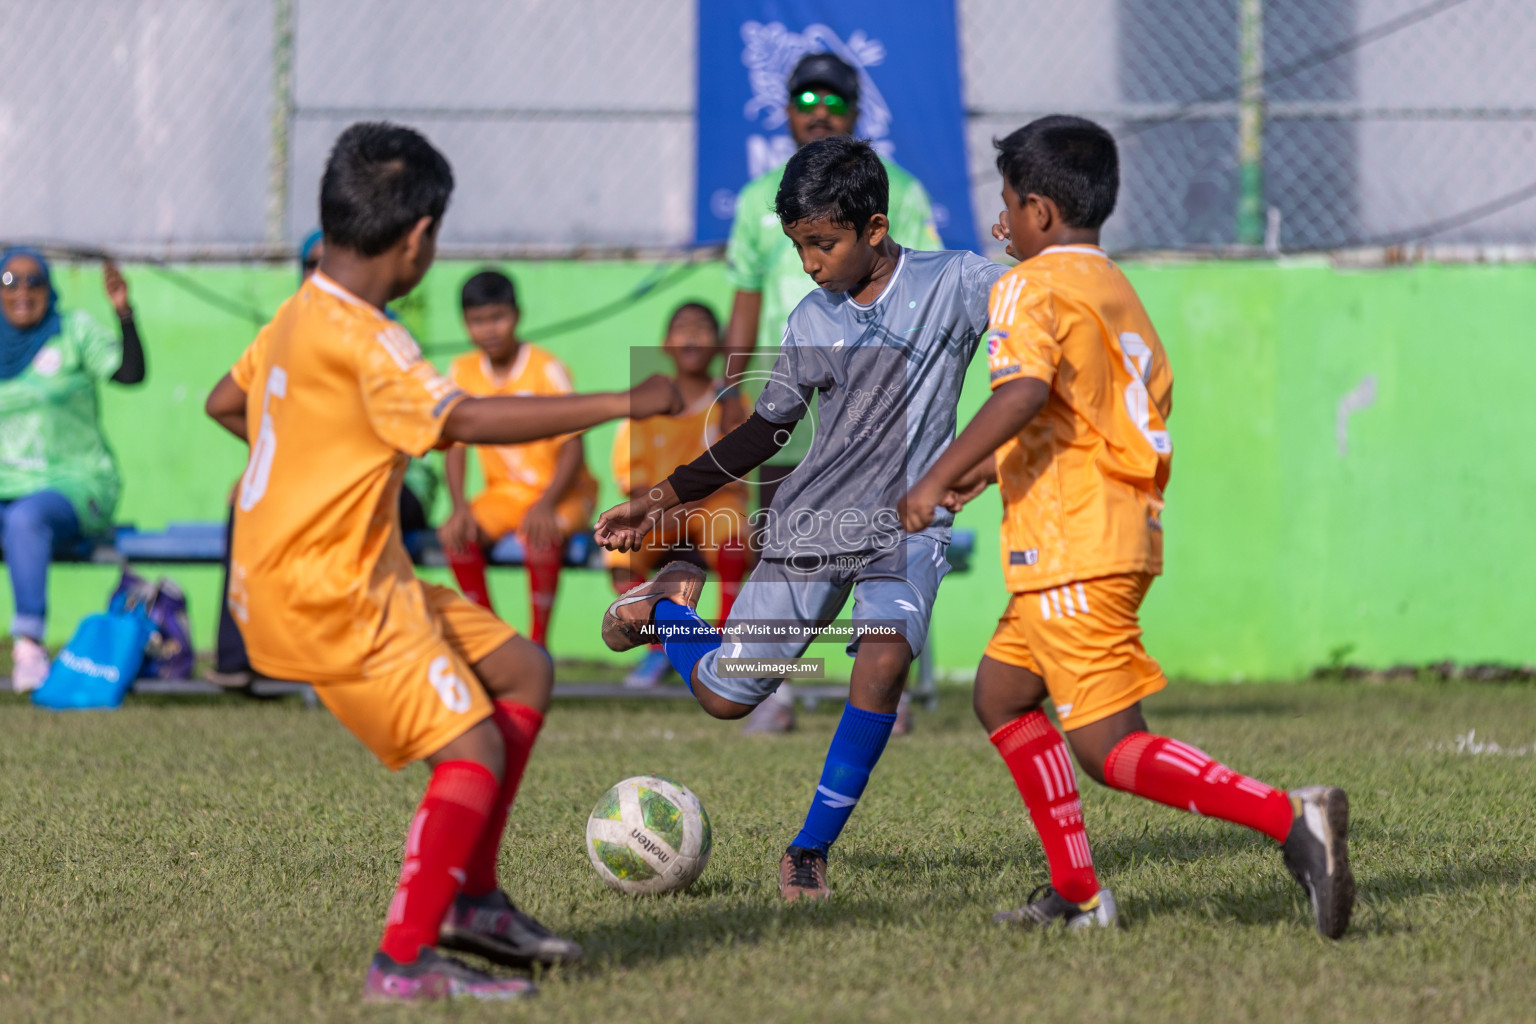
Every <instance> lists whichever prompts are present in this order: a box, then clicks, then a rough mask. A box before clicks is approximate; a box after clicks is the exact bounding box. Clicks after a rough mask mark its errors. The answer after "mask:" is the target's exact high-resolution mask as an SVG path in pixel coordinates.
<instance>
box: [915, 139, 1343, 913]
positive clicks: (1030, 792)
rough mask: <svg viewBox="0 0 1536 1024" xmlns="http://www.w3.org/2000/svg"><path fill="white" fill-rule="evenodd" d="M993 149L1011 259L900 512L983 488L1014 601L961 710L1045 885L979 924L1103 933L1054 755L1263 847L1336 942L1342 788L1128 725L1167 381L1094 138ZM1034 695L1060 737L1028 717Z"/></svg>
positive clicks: (1165, 437)
mask: <svg viewBox="0 0 1536 1024" xmlns="http://www.w3.org/2000/svg"><path fill="white" fill-rule="evenodd" d="M996 145H997V149H998V158H997V166H998V170H999V171H1001V172H1002V175H1003V203H1004V207H1005V209H1004V210H1003V213H1002V216H1001V218H1000V222H999V224H998V225H997V226H996V227H995V228H994V229H993V234H994V235H995V236H996V237H997V238H998V239H1000V240H1007V241H1008V243H1009V245H1008V254H1009V255H1010V256H1013V257H1014V258H1015V259H1018V260H1021V261H1022V262H1021V263H1020V264H1019V265H1018V266H1017V267H1014V268H1013V269H1012V270H1011V271H1009V272H1008V273H1007V274H1005V275H1003V276H1002V277H1001V278H1000V279H999V280H998V281H997V283H996V284H994V285H993V286H992V299H991V317H990V322H991V325H992V326H991V329H990V330H989V332H988V335H989V336H988V344H987V354H988V357H989V360H990V368H991V384H992V396H991V398H989V399H988V400H987V402H986V403H985V404H984V405H983V406H982V408H981V410H980V411H979V412H977V414H976V416H975V418H974V419H972V420H971V422H970V423H969V424H968V425H967V426H966V428H965V430H964V431H962V432H961V434H960V436H959V437H957V438H956V439H955V441H954V443H953V444H952V445H950V447H949V448H948V449H947V450H946V451H945V452H944V454H943V455H941V456H940V457H939V458H938V460H937V461H936V462H935V463H934V464H933V466H932V467H931V468H930V469H929V470H928V471H927V472H926V473H925V474H924V475H923V477H922V478H921V479H920V480H919V481H918V482H917V483H916V484H915V485H913V487H912V489H911V490H910V491H909V492H908V493H907V496H906V499H905V503H904V510H903V521H904V524H905V526H906V528H907V529H908V530H917V529H921V528H922V527H923V526H925V525H926V524H927V523H928V522H929V521H930V520H931V519H932V518H933V516H934V510H935V508H936V507H937V506H941V505H942V506H943V507H945V508H947V509H949V510H950V511H958V509H959V508H960V506H962V505H963V504H965V502H967V501H969V500H970V499H971V498H973V497H975V495H976V494H978V493H980V491H981V490H982V489H983V488H985V487H986V485H987V484H988V483H990V482H992V481H994V480H1000V486H1001V488H1002V492H1003V504H1004V509H1005V512H1004V522H1003V529H1002V548H1003V551H1002V555H1003V571H1004V574H1005V576H1006V578H1007V581H1008V588H1009V590H1011V591H1012V592H1013V596H1012V598H1011V600H1010V601H1009V603H1008V607H1007V610H1006V611H1005V612H1004V613H1003V617H1002V619H1001V620H1000V621H999V622H998V625H997V631H996V632H995V633H994V634H993V637H992V641H991V643H989V644H988V645H987V650H986V654H985V656H984V657H983V658H982V661H981V666H980V668H978V669H977V672H976V689H975V698H974V699H975V706H976V714H977V717H979V718H980V719H981V722H982V724H983V725H984V726H985V727H986V729H987V731H988V732H989V733H990V734H991V737H992V742H993V743H994V744H995V745H996V746H997V749H998V752H999V753H1000V754H1001V755H1002V757H1003V760H1004V761H1005V762H1006V763H1007V765H1008V768H1009V770H1010V772H1011V773H1012V775H1013V778H1014V781H1015V782H1016V783H1017V785H1018V787H1019V792H1020V793H1021V794H1022V795H1023V797H1024V802H1025V804H1026V805H1027V806H1028V807H1029V813H1030V816H1031V817H1032V818H1033V819H1034V822H1035V827H1036V828H1037V829H1038V830H1039V833H1040V839H1041V843H1042V845H1043V846H1044V848H1045V854H1046V859H1047V861H1048V862H1049V863H1050V869H1051V883H1050V885H1047V886H1044V887H1042V888H1043V890H1044V895H1043V896H1041V897H1040V898H1038V899H1032V900H1031V901H1030V902H1029V903H1028V904H1027V905H1025V906H1024V907H1021V908H1020V909H1018V910H1013V911H1009V912H1007V913H1003V914H999V915H997V920H999V921H1005V922H1011V923H1017V924H1024V925H1035V926H1049V925H1052V924H1054V923H1056V922H1061V923H1062V924H1064V925H1065V926H1066V927H1068V928H1086V927H1094V926H1108V925H1112V924H1113V923H1114V920H1115V905H1114V900H1113V897H1111V896H1110V894H1109V891H1108V890H1101V889H1100V887H1099V883H1098V878H1097V876H1096V874H1095V872H1094V868H1093V857H1092V854H1091V852H1090V850H1089V846H1088V837H1087V834H1086V832H1085V830H1084V825H1083V811H1082V803H1081V802H1080V800H1079V799H1078V791H1077V781H1076V779H1075V777H1074V774H1073V771H1072V765H1071V762H1070V761H1069V760H1068V759H1067V753H1066V748H1067V745H1068V744H1070V746H1071V748H1072V752H1073V753H1074V754H1075V755H1076V756H1077V763H1078V764H1079V765H1081V766H1082V768H1083V770H1084V771H1086V772H1087V773H1088V774H1089V776H1091V777H1092V778H1093V779H1094V780H1095V781H1096V782H1099V783H1101V784H1104V785H1107V786H1110V787H1112V788H1114V789H1120V790H1124V791H1126V792H1130V793H1135V794H1137V795H1139V796H1143V797H1146V798H1148V799H1151V800H1155V801H1157V802H1159V803H1164V804H1167V805H1169V806H1171V807H1177V808H1179V809H1180V810H1189V811H1193V812H1194V813H1196V814H1202V815H1206V816H1209V817H1214V818H1222V819H1224V820H1226V821H1232V822H1236V823H1238V824H1240V825H1246V826H1248V827H1249V828H1252V829H1255V830H1257V831H1259V832H1262V833H1264V834H1265V835H1267V836H1269V837H1270V838H1271V839H1273V840H1275V842H1276V843H1278V844H1280V847H1281V850H1282V852H1283V854H1284V859H1285V864H1286V866H1287V867H1288V868H1289V869H1290V871H1291V873H1292V875H1294V876H1295V878H1296V880H1297V881H1298V882H1299V883H1300V884H1301V886H1302V888H1303V889H1305V890H1306V892H1307V895H1308V896H1309V897H1310V900H1311V904H1312V910H1313V916H1314V918H1315V923H1316V926H1317V930H1318V931H1319V932H1320V933H1322V934H1323V935H1325V936H1327V937H1329V938H1338V937H1339V936H1340V935H1341V934H1343V932H1344V929H1345V928H1346V927H1347V926H1348V924H1349V916H1350V911H1351V909H1352V907H1353V904H1354V879H1353V876H1352V875H1351V874H1350V869H1349V855H1348V829H1349V805H1348V801H1347V799H1346V797H1345V795H1344V792H1343V791H1342V790H1340V789H1335V788H1332V787H1327V786H1308V787H1305V788H1303V789H1298V790H1293V791H1292V792H1290V793H1289V794H1287V793H1286V792H1284V791H1282V790H1278V789H1273V788H1271V787H1270V786H1267V785H1265V784H1264V783H1262V782H1259V781H1258V780H1256V779H1251V778H1248V777H1246V776H1243V775H1239V774H1238V773H1237V772H1235V771H1233V770H1232V769H1230V768H1228V767H1226V766H1225V765H1223V764H1220V763H1219V762H1217V761H1216V760H1215V759H1213V758H1212V757H1210V756H1209V755H1208V754H1206V753H1204V752H1203V751H1201V750H1198V749H1196V748H1195V747H1192V746H1190V745H1188V744H1185V743H1180V742H1179V741H1177V740H1173V739H1168V738H1166V737H1163V736H1158V735H1155V734H1153V733H1150V732H1148V731H1147V723H1146V720H1145V719H1144V718H1143V717H1142V714H1141V701H1142V699H1143V698H1145V697H1148V696H1150V695H1152V694H1154V693H1156V692H1157V691H1158V690H1161V689H1162V688H1163V687H1164V686H1165V685H1166V684H1167V680H1166V679H1164V677H1163V672H1162V669H1160V668H1159V667H1158V664H1157V662H1156V661H1154V660H1152V658H1151V657H1150V656H1149V655H1148V654H1147V652H1146V650H1145V649H1144V648H1143V647H1142V644H1141V627H1140V625H1139V623H1138V621H1137V611H1138V609H1139V607H1140V605H1141V601H1142V598H1143V597H1144V596H1145V595H1146V592H1147V588H1148V587H1149V586H1150V585H1151V583H1152V579H1153V577H1155V576H1156V575H1158V574H1159V573H1160V572H1162V567H1163V535H1162V524H1161V512H1162V508H1163V491H1164V489H1165V488H1166V486H1167V484H1168V471H1169V467H1170V465H1171V462H1172V458H1173V444H1172V441H1171V440H1170V438H1169V434H1168V426H1167V419H1168V414H1169V411H1170V409H1171V408H1172V392H1173V374H1172V371H1170V370H1169V368H1168V358H1167V356H1166V355H1165V354H1164V352H1163V346H1162V343H1161V342H1160V341H1159V340H1158V337H1157V332H1156V331H1155V330H1153V328H1152V322H1151V320H1149V319H1148V317H1147V313H1146V311H1145V310H1144V309H1143V308H1142V305H1141V301H1140V300H1139V299H1138V298H1137V296H1136V292H1135V290H1134V289H1132V287H1131V285H1130V282H1128V281H1127V280H1126V279H1125V277H1124V275H1123V274H1121V272H1120V270H1119V268H1118V267H1116V266H1115V264H1114V263H1113V262H1111V261H1110V259H1109V257H1107V256H1106V255H1105V254H1104V250H1102V249H1101V248H1099V227H1100V225H1102V224H1103V223H1104V221H1105V219H1106V218H1108V217H1109V214H1110V212H1111V211H1112V210H1113V209H1114V205H1115V193H1116V191H1117V190H1118V187H1119V180H1120V176H1119V159H1118V156H1117V154H1116V151H1115V142H1114V139H1113V138H1112V137H1111V136H1110V135H1109V133H1108V132H1106V131H1105V130H1104V129H1103V128H1101V127H1099V126H1098V125H1096V124H1094V123H1093V122H1091V121H1085V120H1083V119H1082V118H1076V117H1060V116H1058V117H1046V118H1042V119H1040V120H1038V121H1034V122H1032V123H1030V124H1028V125H1025V126H1024V127H1023V128H1020V129H1019V130H1018V131H1016V132H1014V133H1013V134H1012V135H1009V136H1008V137H1007V138H1005V139H1003V140H1001V141H999V142H998V143H997V144H996ZM994 452H995V455H994ZM1047 696H1049V697H1050V698H1051V701H1052V703H1054V704H1055V706H1056V714H1057V717H1058V718H1059V719H1060V721H1061V728H1062V729H1063V730H1064V731H1065V732H1066V736H1067V743H1066V744H1064V743H1063V742H1062V737H1061V734H1060V733H1058V732H1057V731H1056V729H1055V728H1054V727H1052V725H1051V722H1050V720H1049V719H1048V718H1046V716H1045V713H1044V712H1043V711H1042V710H1041V709H1040V708H1041V705H1042V704H1043V703H1044V701H1045V698H1046V697H1047Z"/></svg>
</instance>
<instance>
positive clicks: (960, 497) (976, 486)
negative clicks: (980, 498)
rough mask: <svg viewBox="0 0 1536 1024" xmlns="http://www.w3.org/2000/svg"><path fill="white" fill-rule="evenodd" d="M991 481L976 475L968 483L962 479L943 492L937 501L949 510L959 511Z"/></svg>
mask: <svg viewBox="0 0 1536 1024" xmlns="http://www.w3.org/2000/svg"><path fill="white" fill-rule="evenodd" d="M991 482H992V481H991V480H988V479H987V478H986V477H984V476H983V477H978V478H977V479H975V480H973V481H970V482H969V483H967V482H966V481H964V480H962V481H959V482H958V483H956V484H955V486H953V487H951V488H950V489H949V490H947V491H945V492H944V498H943V500H941V501H940V502H939V504H940V505H943V506H944V507H945V508H947V509H949V510H950V511H951V512H959V511H960V510H961V509H963V508H965V506H967V505H969V504H970V503H971V501H972V500H973V499H975V497H976V496H977V495H978V494H980V493H981V492H982V491H984V490H986V489H987V486H988V485H989V484H991Z"/></svg>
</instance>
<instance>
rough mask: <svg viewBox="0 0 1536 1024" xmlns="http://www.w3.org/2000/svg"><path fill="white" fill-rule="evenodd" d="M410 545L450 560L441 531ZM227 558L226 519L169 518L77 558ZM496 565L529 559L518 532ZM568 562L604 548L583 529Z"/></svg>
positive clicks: (436, 563) (424, 561) (415, 554)
mask: <svg viewBox="0 0 1536 1024" xmlns="http://www.w3.org/2000/svg"><path fill="white" fill-rule="evenodd" d="M405 547H406V550H407V551H409V552H410V554H411V558H412V560H413V561H415V562H416V564H417V565H421V566H429V567H433V568H442V567H443V566H446V565H447V564H448V562H447V559H446V558H444V557H443V551H442V548H441V547H440V546H439V545H438V543H437V535H436V534H435V533H434V532H433V531H431V530H415V531H412V532H411V533H409V534H407V535H406V537H405ZM223 558H224V524H223V523H206V522H183V523H167V524H166V526H165V529H163V530H138V529H135V528H134V527H132V526H120V527H118V528H117V531H116V535H115V537H114V539H113V540H112V542H111V543H101V542H98V543H95V544H93V545H92V547H91V549H90V551H89V552H88V553H83V555H82V557H80V558H78V559H71V560H75V561H92V562H121V561H130V562H155V563H163V564H171V565H174V564H194V565H195V564H206V563H212V562H219V561H222V560H223ZM488 561H489V562H490V563H491V564H492V565H501V566H516V565H522V564H523V563H524V554H523V545H522V543H521V542H520V541H519V540H518V539H517V537H516V536H515V535H509V536H506V537H503V538H502V539H501V540H500V541H498V542H497V543H496V546H495V547H493V548H492V549H491V551H490V554H489V555H488ZM565 564H566V565H568V566H572V567H575V568H602V567H603V560H602V550H601V549H600V548H599V547H598V546H597V544H596V542H595V541H593V539H592V535H591V534H590V533H578V534H576V535H575V536H573V537H572V538H571V539H570V541H569V542H568V543H567V544H566V547H565Z"/></svg>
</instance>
